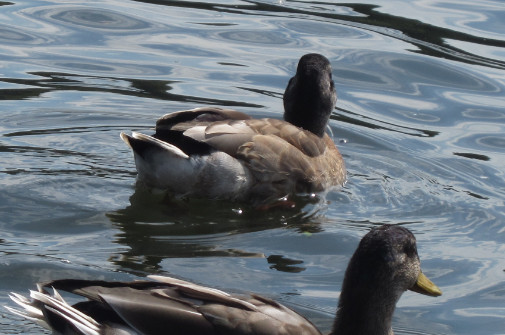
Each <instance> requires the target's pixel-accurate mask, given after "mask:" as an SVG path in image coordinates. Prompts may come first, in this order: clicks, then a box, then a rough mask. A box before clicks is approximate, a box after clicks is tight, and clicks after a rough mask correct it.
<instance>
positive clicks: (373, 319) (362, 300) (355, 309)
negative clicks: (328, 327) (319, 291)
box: [331, 291, 396, 335]
mask: <svg viewBox="0 0 505 335" xmlns="http://www.w3.org/2000/svg"><path fill="white" fill-rule="evenodd" d="M395 304H396V301H390V302H387V301H384V300H382V298H380V297H378V296H376V297H374V296H370V295H367V294H366V293H365V292H363V291H361V292H358V294H350V295H347V296H346V295H341V297H340V300H339V304H338V309H337V315H336V318H335V322H334V324H333V330H332V332H331V334H332V335H356V334H359V335H392V334H393V330H392V328H391V320H392V316H393V312H394V310H395Z"/></svg>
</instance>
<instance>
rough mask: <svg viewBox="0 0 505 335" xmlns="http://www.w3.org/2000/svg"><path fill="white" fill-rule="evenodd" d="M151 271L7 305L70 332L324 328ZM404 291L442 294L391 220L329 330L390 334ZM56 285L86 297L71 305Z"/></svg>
mask: <svg viewBox="0 0 505 335" xmlns="http://www.w3.org/2000/svg"><path fill="white" fill-rule="evenodd" d="M150 277H151V280H141V281H134V282H107V281H97V280H72V279H63V280H55V281H51V282H47V283H43V284H38V290H37V291H31V294H30V296H31V298H32V300H30V299H27V298H25V297H23V296H21V295H19V294H15V293H12V294H11V299H12V300H14V301H15V302H16V303H17V304H18V305H20V306H21V307H22V308H23V310H17V309H14V308H11V307H7V309H9V311H11V312H13V313H15V314H17V315H20V316H23V317H25V318H28V319H30V320H33V321H35V322H37V323H39V324H41V325H42V326H44V327H46V328H48V329H52V330H53V331H54V332H55V333H59V334H64V335H70V334H72V335H74V334H79V335H112V334H113V335H133V334H139V335H140V334H141V335H159V334H172V335H174V334H175V335H178V334H195V335H196V334H199V335H214V334H220V335H224V334H234V335H266V334H270V335H316V334H318V335H320V334H321V333H320V332H319V330H317V328H316V327H315V326H314V325H313V324H312V323H311V322H310V321H309V320H307V319H305V318H304V317H303V316H301V315H299V314H298V313H296V312H294V311H293V310H291V309H289V308H287V307H285V306H283V305H281V304H279V303H277V302H275V301H273V300H270V299H268V298H264V297H261V296H258V295H255V294H251V295H249V296H246V297H242V296H237V295H231V294H228V293H226V292H223V291H220V290H216V289H213V288H209V287H205V286H201V285H197V284H193V283H190V282H187V281H182V280H179V279H175V278H170V277H164V276H150ZM48 288H53V290H54V292H53V294H52V295H51V294H50V293H49V292H47V289H48ZM406 290H412V291H415V292H418V293H421V294H425V295H430V296H438V295H441V294H442V293H441V292H440V290H439V289H438V287H436V285H435V284H433V283H432V282H431V281H430V280H429V279H428V278H426V276H424V274H423V273H422V272H421V269H420V262H419V257H418V256H417V250H416V245H415V239H414V237H413V235H412V233H410V231H408V230H407V229H405V228H402V227H398V226H388V225H385V226H382V227H380V228H375V229H373V230H372V231H371V232H370V233H368V234H367V235H365V237H364V238H363V239H362V241H361V243H360V245H359V246H358V249H357V250H356V252H355V253H354V255H353V257H352V258H351V260H350V262H349V266H348V268H347V271H346V274H345V278H344V283H343V285H342V293H341V297H340V300H339V305H338V308H337V313H336V317H335V323H334V326H333V331H332V333H331V334H333V335H351V334H352V335H356V334H360V335H389V334H392V329H391V319H392V316H393V312H394V308H395V305H396V302H397V301H398V299H399V298H400V296H401V295H402V294H403V292H405V291H406ZM58 291H67V292H71V293H74V294H77V295H80V296H83V297H86V298H87V300H84V301H81V302H78V303H77V304H75V305H73V306H70V305H69V304H67V303H66V302H65V300H64V299H63V298H62V297H61V295H60V293H59V292H58Z"/></svg>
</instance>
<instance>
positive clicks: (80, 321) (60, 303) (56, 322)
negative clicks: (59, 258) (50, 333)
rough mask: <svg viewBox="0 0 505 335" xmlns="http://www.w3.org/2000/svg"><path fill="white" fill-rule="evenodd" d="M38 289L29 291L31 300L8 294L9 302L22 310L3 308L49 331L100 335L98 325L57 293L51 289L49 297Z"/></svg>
mask: <svg viewBox="0 0 505 335" xmlns="http://www.w3.org/2000/svg"><path fill="white" fill-rule="evenodd" d="M38 287H39V290H38V291H30V297H31V298H32V300H30V299H28V298H26V297H25V296H22V295H20V294H17V293H13V292H11V293H10V294H9V297H10V298H11V300H12V301H14V302H15V303H16V304H18V305H19V306H21V307H22V309H17V308H13V307H9V306H4V307H5V308H6V309H7V310H8V311H9V312H11V313H13V314H15V315H18V316H21V317H23V318H25V319H28V320H30V321H33V322H35V323H37V324H38V325H40V326H42V327H44V328H47V329H49V330H51V329H52V330H55V331H60V330H64V329H68V327H71V329H72V330H73V331H74V333H75V334H80V335H100V334H101V332H100V329H101V327H100V324H99V323H98V322H96V321H95V320H94V319H93V318H91V317H89V316H87V315H86V314H84V313H82V312H80V311H79V310H77V309H75V308H74V307H72V306H70V305H69V304H67V302H66V301H65V300H64V299H63V298H62V297H61V295H60V294H59V293H58V291H56V290H55V289H53V295H52V296H51V295H49V294H48V293H47V292H45V290H43V289H42V287H41V286H38ZM65 334H66V333H65Z"/></svg>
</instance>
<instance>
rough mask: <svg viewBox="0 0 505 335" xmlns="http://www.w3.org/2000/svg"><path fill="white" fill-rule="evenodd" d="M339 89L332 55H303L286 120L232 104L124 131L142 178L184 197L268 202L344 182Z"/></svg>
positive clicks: (176, 114) (288, 93) (287, 99)
mask: <svg viewBox="0 0 505 335" xmlns="http://www.w3.org/2000/svg"><path fill="white" fill-rule="evenodd" d="M336 100H337V95H336V92H335V87H334V83H333V80H332V74H331V65H330V62H329V61H328V59H327V58H326V57H324V56H322V55H319V54H307V55H304V56H303V57H301V59H300V61H299V63H298V67H297V70H296V74H295V76H294V77H292V78H291V79H290V81H289V83H288V85H287V88H286V91H285V93H284V98H283V101H284V120H277V119H270V118H265V119H253V118H251V117H250V116H249V115H247V114H244V113H241V112H238V111H235V110H230V109H221V108H215V107H208V108H205V107H204V108H196V109H193V110H186V111H180V112H174V113H170V114H166V115H164V116H162V117H161V118H160V119H159V120H158V121H157V122H156V132H155V134H153V135H145V134H141V133H137V132H133V133H132V134H131V135H127V134H125V133H121V138H122V139H123V141H124V142H125V143H126V144H127V145H129V146H130V147H131V149H132V150H133V153H134V156H135V164H136V167H137V171H138V178H139V180H141V181H143V182H144V183H145V184H146V185H148V186H150V187H152V188H156V189H162V190H166V191H168V194H172V195H175V196H179V197H199V198H210V199H225V200H234V201H246V202H250V203H266V202H269V201H271V200H274V199H279V198H281V197H284V196H286V195H289V194H293V193H314V192H321V191H324V190H327V189H329V188H330V187H333V186H338V185H342V184H344V182H345V180H346V170H345V165H344V161H343V159H342V156H341V155H340V153H339V151H338V149H337V147H336V146H335V143H334V142H333V141H332V139H331V138H330V137H329V136H328V135H327V134H326V133H325V128H326V126H327V124H328V120H329V117H330V114H331V112H332V111H333V109H334V107H335V103H336Z"/></svg>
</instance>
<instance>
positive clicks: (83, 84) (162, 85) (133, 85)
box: [0, 72, 261, 107]
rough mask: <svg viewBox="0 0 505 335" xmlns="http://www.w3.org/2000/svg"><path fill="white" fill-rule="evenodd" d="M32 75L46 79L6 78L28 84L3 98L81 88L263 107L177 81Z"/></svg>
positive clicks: (4, 91)
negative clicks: (179, 87)
mask: <svg viewBox="0 0 505 335" xmlns="http://www.w3.org/2000/svg"><path fill="white" fill-rule="evenodd" d="M30 74H31V75H34V76H38V77H42V78H43V79H14V78H3V79H0V81H2V82H6V83H11V84H18V85H24V86H28V87H29V88H23V89H2V90H0V93H1V94H0V100H25V99H31V98H35V97H40V96H41V95H42V94H44V93H47V92H51V91H68V90H69V89H70V88H71V89H72V90H76V91H81V92H90V91H91V92H101V93H103V92H107V93H113V94H121V95H127V96H133V97H138V98H149V99H153V98H155V99H159V100H168V101H178V102H190V103H201V104H207V105H221V106H240V107H261V106H258V105H254V104H249V103H244V102H240V101H226V100H217V99H210V98H199V97H194V96H188V95H180V94H173V93H170V91H171V90H172V86H171V85H172V84H175V83H177V82H176V81H168V80H143V79H125V78H123V79H121V80H118V79H117V78H113V77H104V76H91V75H78V74H73V73H57V72H34V73H30Z"/></svg>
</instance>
